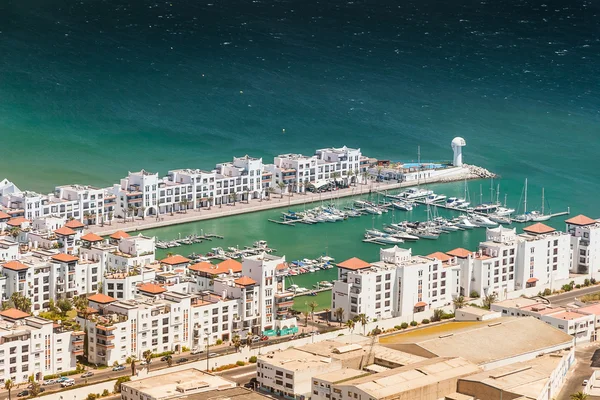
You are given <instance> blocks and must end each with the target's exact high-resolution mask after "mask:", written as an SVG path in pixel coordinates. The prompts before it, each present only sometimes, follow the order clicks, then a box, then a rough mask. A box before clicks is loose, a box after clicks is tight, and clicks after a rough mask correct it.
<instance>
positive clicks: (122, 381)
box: [115, 375, 131, 393]
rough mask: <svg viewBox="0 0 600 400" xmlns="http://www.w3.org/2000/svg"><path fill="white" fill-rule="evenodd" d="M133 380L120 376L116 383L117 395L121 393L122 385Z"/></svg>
mask: <svg viewBox="0 0 600 400" xmlns="http://www.w3.org/2000/svg"><path fill="white" fill-rule="evenodd" d="M130 380H131V378H130V377H129V375H128V376H120V377H119V379H117V381H116V382H115V393H121V384H122V383H125V382H129V381H130Z"/></svg>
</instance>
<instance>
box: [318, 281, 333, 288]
mask: <svg viewBox="0 0 600 400" xmlns="http://www.w3.org/2000/svg"><path fill="white" fill-rule="evenodd" d="M319 286H321V287H326V288H328V287H332V286H333V283H331V282H329V281H321V282H319Z"/></svg>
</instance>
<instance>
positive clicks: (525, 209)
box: [523, 178, 527, 214]
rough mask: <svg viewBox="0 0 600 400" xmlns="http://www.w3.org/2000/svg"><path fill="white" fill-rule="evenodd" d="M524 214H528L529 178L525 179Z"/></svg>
mask: <svg viewBox="0 0 600 400" xmlns="http://www.w3.org/2000/svg"><path fill="white" fill-rule="evenodd" d="M523 214H527V178H525V201H524V202H523Z"/></svg>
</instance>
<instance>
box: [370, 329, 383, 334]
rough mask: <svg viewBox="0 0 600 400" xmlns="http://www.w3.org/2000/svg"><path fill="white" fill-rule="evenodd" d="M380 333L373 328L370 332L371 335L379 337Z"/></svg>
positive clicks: (379, 330)
mask: <svg viewBox="0 0 600 400" xmlns="http://www.w3.org/2000/svg"><path fill="white" fill-rule="evenodd" d="M380 333H381V329H379V328H375V329H373V330H372V331H371V335H379V334H380Z"/></svg>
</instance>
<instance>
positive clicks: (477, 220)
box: [469, 214, 498, 228]
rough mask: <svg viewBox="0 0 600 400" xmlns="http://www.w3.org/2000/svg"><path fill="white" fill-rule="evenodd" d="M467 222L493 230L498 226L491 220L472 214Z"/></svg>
mask: <svg viewBox="0 0 600 400" xmlns="http://www.w3.org/2000/svg"><path fill="white" fill-rule="evenodd" d="M469 220H470V221H471V222H472V223H473V224H475V225H477V226H481V227H484V228H494V227H496V226H498V223H497V222H494V221H492V220H491V219H489V218H487V217H484V216H483V215H479V214H472V215H471V216H470V217H469Z"/></svg>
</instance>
